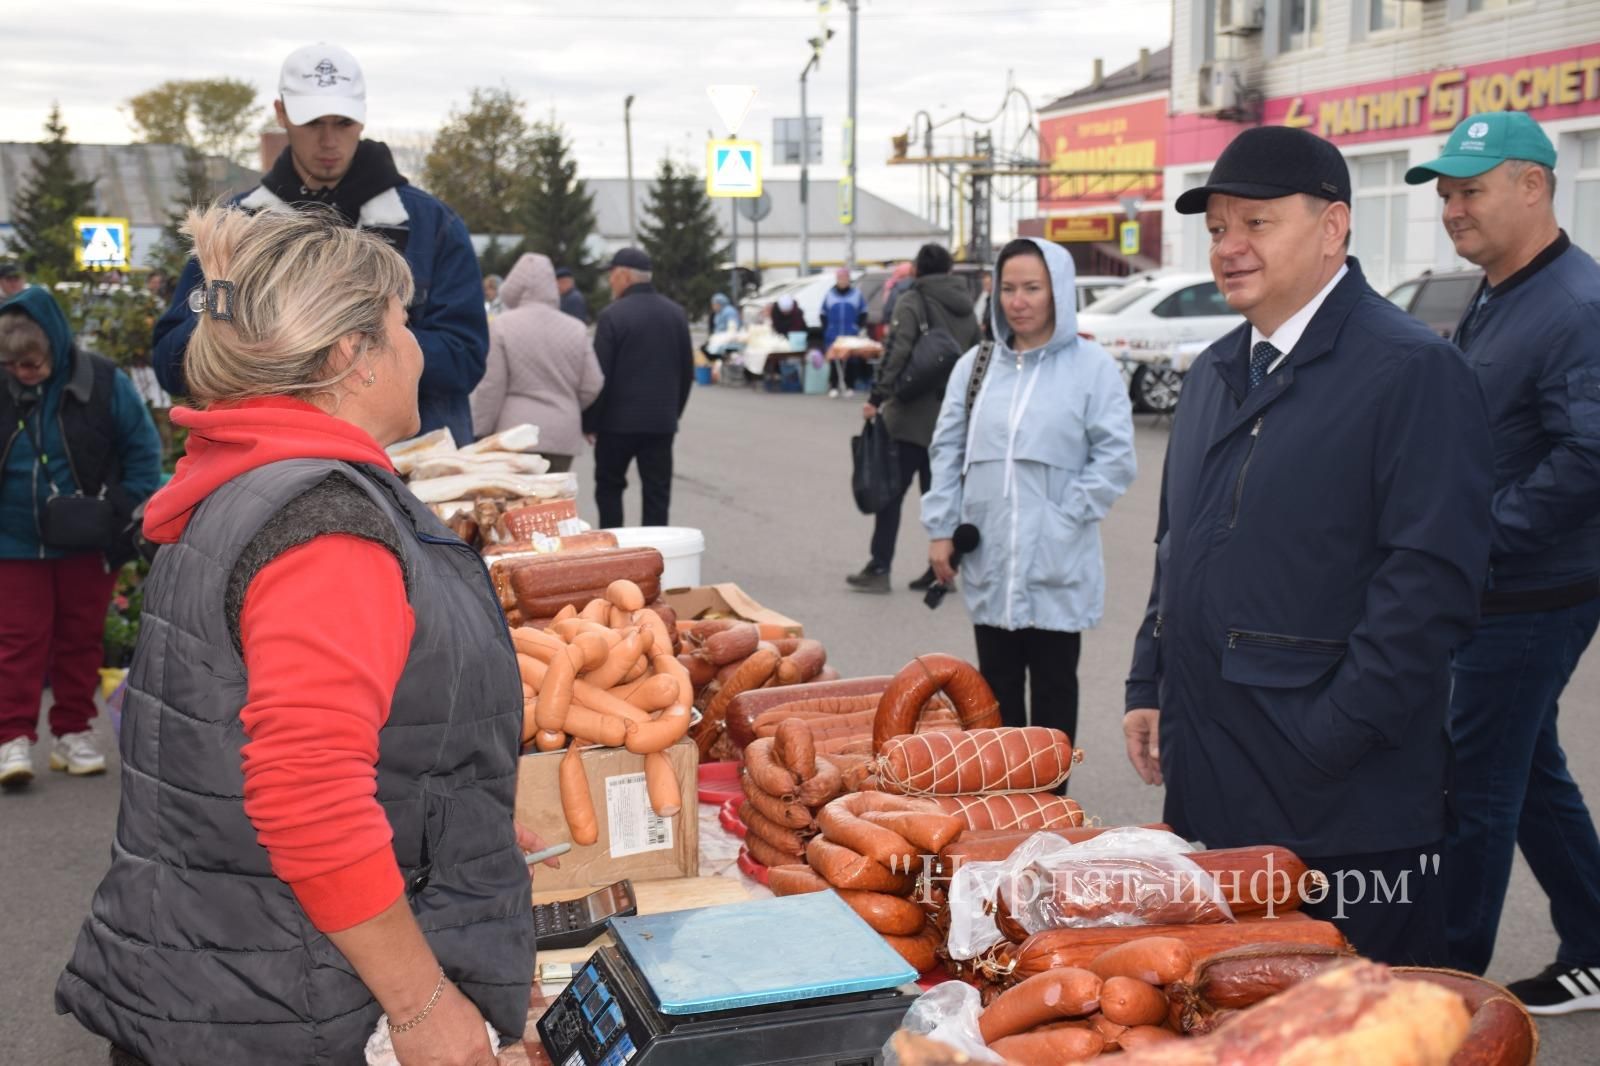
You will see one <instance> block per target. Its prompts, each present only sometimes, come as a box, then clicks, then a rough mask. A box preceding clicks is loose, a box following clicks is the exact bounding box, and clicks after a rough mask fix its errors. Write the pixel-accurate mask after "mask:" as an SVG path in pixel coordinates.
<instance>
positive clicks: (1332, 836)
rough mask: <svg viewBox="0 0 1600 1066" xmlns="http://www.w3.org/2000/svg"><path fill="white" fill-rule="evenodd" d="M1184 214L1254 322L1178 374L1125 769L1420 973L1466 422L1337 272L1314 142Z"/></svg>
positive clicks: (1458, 593)
mask: <svg viewBox="0 0 1600 1066" xmlns="http://www.w3.org/2000/svg"><path fill="white" fill-rule="evenodd" d="M1176 206H1177V209H1178V211H1179V212H1180V213H1182V214H1198V213H1200V212H1204V213H1205V222H1206V229H1207V231H1208V232H1209V233H1210V235H1211V270H1212V274H1213V275H1214V276H1215V278H1216V281H1217V286H1218V288H1219V289H1221V291H1222V293H1223V295H1224V297H1225V298H1226V299H1227V301H1228V305H1229V306H1230V307H1232V308H1233V309H1234V310H1236V311H1238V312H1240V313H1241V314H1243V315H1244V316H1245V319H1246V321H1245V323H1244V324H1243V325H1241V326H1240V327H1239V328H1237V329H1235V330H1233V331H1232V332H1231V333H1229V334H1228V335H1227V336H1225V337H1223V338H1222V339H1221V340H1219V341H1217V342H1216V343H1215V344H1213V345H1211V347H1209V348H1207V349H1206V351H1205V352H1204V353H1202V354H1201V355H1200V357H1199V358H1198V359H1197V360H1196V361H1195V363H1194V366H1193V367H1192V368H1191V369H1190V371H1189V374H1188V376H1187V378H1186V380H1185V384H1184V388H1183V402H1182V403H1180V404H1179V405H1178V410H1177V414H1176V416H1175V418H1174V420H1173V424H1172V431H1171V438H1170V440H1169V442H1168V447H1167V457H1166V469H1165V472H1164V474H1163V479H1162V488H1161V502H1160V517H1159V519H1158V523H1157V530H1156V560H1155V577H1154V582H1153V586H1152V589H1151V595H1150V602H1149V606H1148V608H1147V610H1146V613H1145V618H1144V623H1143V625H1142V626H1141V627H1140V629H1139V633H1138V639H1137V644H1136V648H1135V652H1134V657H1133V666H1132V669H1131V671H1130V673H1129V678H1128V683H1127V703H1126V707H1127V713H1126V715H1125V716H1124V719H1123V731H1124V734H1125V737H1126V740H1127V747H1128V755H1129V758H1130V760H1131V761H1132V762H1133V765H1134V768H1135V769H1136V770H1137V771H1138V773H1139V774H1140V776H1141V777H1142V778H1143V779H1144V780H1145V781H1146V782H1148V783H1151V784H1160V783H1162V782H1163V781H1165V784H1166V788H1167V795H1166V805H1165V815H1164V819H1165V820H1166V821H1167V822H1169V823H1170V824H1171V825H1172V826H1173V827H1174V828H1175V829H1176V830H1177V831H1178V832H1180V833H1181V834H1182V835H1183V836H1185V837H1188V838H1190V839H1194V840H1200V841H1203V842H1204V843H1205V844H1207V845H1208V846H1211V847H1233V846H1241V845H1251V844H1278V845H1282V846H1284V847H1287V848H1290V849H1291V850H1293V851H1294V852H1296V853H1297V854H1298V855H1299V856H1300V857H1301V858H1302V859H1304V860H1305V862H1306V864H1307V865H1308V866H1309V867H1310V868H1311V869H1313V870H1320V871H1322V872H1323V873H1325V874H1326V875H1327V876H1328V878H1329V879H1330V882H1331V886H1332V892H1331V893H1330V894H1329V895H1328V897H1327V898H1325V899H1323V900H1322V901H1321V902H1316V893H1315V892H1311V893H1310V894H1309V895H1308V896H1307V897H1306V898H1307V900H1308V906H1307V907H1306V910H1307V912H1308V913H1310V914H1311V915H1313V916H1314V917H1322V918H1330V919H1332V920H1334V921H1335V922H1337V923H1338V924H1339V925H1340V926H1341V928H1342V930H1343V932H1344V934H1345V936H1346V937H1348V938H1349V940H1350V942H1351V943H1352V944H1353V945H1354V946H1355V948H1356V950H1357V951H1359V952H1361V953H1362V954H1363V955H1367V956H1370V957H1371V958H1374V959H1377V960H1379V961H1382V962H1389V963H1417V964H1424V965H1426V964H1434V963H1437V962H1439V961H1440V960H1441V959H1442V958H1443V956H1444V949H1445V930H1444V898H1445V893H1444V886H1443V884H1442V880H1443V879H1446V878H1448V877H1449V876H1451V871H1450V870H1449V869H1443V870H1436V869H1435V868H1434V867H1433V866H1432V865H1431V863H1430V862H1429V861H1428V859H1427V857H1428V856H1434V857H1435V858H1436V857H1437V856H1438V854H1439V852H1440V849H1441V848H1442V846H1443V841H1444V837H1445V827H1446V788H1447V779H1448V767H1449V761H1450V748H1449V741H1448V738H1447V736H1446V733H1445V721H1446V712H1447V710H1448V707H1449V700H1450V654H1451V652H1452V650H1453V649H1455V648H1457V647H1459V646H1460V645H1461V644H1462V642H1463V641H1465V640H1466V639H1467V637H1468V636H1469V635H1470V634H1471V632H1472V629H1473V627H1474V626H1475V625H1476V624H1477V620H1478V596H1479V592H1480V591H1481V589H1482V587H1483V580H1484V575H1485V573H1486V570H1487V566H1488V556H1489V497H1490V489H1491V484H1492V476H1493V474H1492V471H1493V460H1492V457H1491V456H1492V453H1491V445H1490V440H1489V425H1488V418H1487V415H1486V413H1485V411H1484V405H1483V400H1482V398H1481V397H1480V396H1479V394H1478V389H1477V386H1476V385H1475V383H1474V382H1473V380H1472V374H1471V372H1470V371H1469V370H1468V369H1467V365H1466V363H1465V361H1464V360H1463V359H1462V358H1461V353H1460V352H1459V351H1458V350H1457V349H1456V348H1455V347H1453V346H1452V345H1451V344H1450V343H1449V342H1447V341H1444V340H1441V339H1440V338H1439V337H1438V336H1437V335H1435V334H1433V333H1432V332H1430V331H1429V330H1428V329H1427V328H1426V327H1425V326H1423V325H1422V324H1421V323H1419V322H1418V321H1417V320H1415V319H1413V318H1411V317H1410V316H1409V315H1407V314H1405V313H1404V312H1403V311H1401V310H1399V309H1398V308H1396V307H1395V306H1394V305H1393V304H1391V303H1389V302H1388V301H1387V300H1385V299H1384V298H1383V297H1381V296H1379V295H1378V294H1377V293H1376V292H1374V291H1373V289H1372V288H1371V286H1369V285H1368V284H1367V282H1366V279H1365V278H1364V277H1363V276H1362V273H1361V266H1360V264H1359V263H1357V262H1356V260H1355V259H1353V258H1349V257H1348V253H1347V247H1348V240H1349V234H1350V174H1349V170H1348V168H1347V167H1346V165H1345V161H1344V159H1343V157H1342V156H1340V154H1339V151H1338V149H1336V148H1335V147H1334V146H1333V145H1331V144H1329V143H1328V142H1327V141H1325V140H1322V139H1321V138H1319V137H1317V136H1315V135H1314V134H1312V133H1310V132H1308V131H1306V130H1300V129H1290V128H1288V127H1283V126H1262V127H1257V128H1253V129H1247V130H1245V131H1244V132H1243V133H1241V134H1240V135H1239V136H1238V137H1237V138H1235V139H1234V141H1233V142H1232V143H1231V144H1230V145H1229V146H1228V147H1227V148H1226V149H1224V151H1223V152H1222V154H1221V156H1219V157H1218V159H1217V162H1216V165H1215V166H1214V167H1213V168H1212V171H1211V176H1210V179H1209V180H1208V182H1207V183H1206V184H1205V185H1203V186H1201V187H1200V188H1197V189H1192V190H1189V191H1187V192H1185V193H1184V194H1183V195H1182V196H1181V197H1179V199H1178V201H1177V205H1176ZM1300 887H1301V890H1302V891H1303V892H1304V891H1305V886H1300Z"/></svg>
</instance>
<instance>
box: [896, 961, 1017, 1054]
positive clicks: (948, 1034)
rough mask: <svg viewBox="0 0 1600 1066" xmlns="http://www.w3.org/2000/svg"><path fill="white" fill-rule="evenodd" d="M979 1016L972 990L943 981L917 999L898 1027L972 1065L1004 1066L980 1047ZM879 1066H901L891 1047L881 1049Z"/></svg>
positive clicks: (975, 992)
mask: <svg viewBox="0 0 1600 1066" xmlns="http://www.w3.org/2000/svg"><path fill="white" fill-rule="evenodd" d="M982 1013H983V1001H982V998H981V997H980V996H979V995H978V990H977V989H976V988H973V987H972V986H971V985H969V984H966V983H964V982H961V981H946V982H945V983H944V984H942V985H935V986H934V987H933V988H930V989H929V990H928V991H926V992H924V993H923V994H922V995H920V996H918V997H917V1001H916V1002H915V1003H913V1004H911V1009H910V1010H908V1011H906V1016H905V1020H904V1021H902V1022H901V1023H900V1027H901V1028H902V1029H909V1030H910V1031H911V1032H913V1033H921V1034H923V1035H924V1036H927V1037H928V1038H929V1039H931V1040H937V1041H939V1042H940V1043H941V1044H946V1045H948V1046H950V1047H952V1048H954V1049H955V1050H957V1051H960V1052H963V1053H965V1054H966V1055H967V1057H968V1058H970V1059H971V1060H972V1061H973V1062H984V1063H992V1064H997V1066H1005V1061H1006V1060H1005V1059H1003V1058H1001V1057H1000V1056H999V1055H996V1054H995V1053H994V1052H992V1051H990V1050H989V1049H988V1048H987V1047H985V1046H984V1043H983V1036H982V1034H980V1033H979V1031H978V1016H979V1015H980V1014H982ZM891 1043H892V1042H891ZM883 1064H884V1066H902V1064H901V1062H900V1056H899V1055H897V1054H895V1051H894V1048H893V1047H892V1046H891V1044H885V1045H884V1046H883Z"/></svg>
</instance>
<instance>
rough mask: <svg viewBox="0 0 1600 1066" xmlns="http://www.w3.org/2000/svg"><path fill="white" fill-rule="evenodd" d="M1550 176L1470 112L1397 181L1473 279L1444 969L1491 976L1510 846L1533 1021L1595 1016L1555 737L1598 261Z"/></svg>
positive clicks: (1580, 639) (1571, 632)
mask: <svg viewBox="0 0 1600 1066" xmlns="http://www.w3.org/2000/svg"><path fill="white" fill-rule="evenodd" d="M1555 162H1556V150H1555V148H1554V146H1552V145H1551V143H1550V139H1549V138H1548V137H1546V136H1545V134H1544V131H1543V130H1541V129H1540V128H1539V125H1538V123H1536V122H1534V121H1533V119H1531V118H1529V117H1528V116H1527V115H1524V114H1520V113H1518V112H1504V113H1497V114H1483V115H1472V116H1470V117H1469V118H1467V119H1466V121H1464V122H1462V123H1461V125H1459V126H1457V127H1456V129H1455V132H1454V133H1452V134H1451V135H1450V139H1449V141H1448V142H1446V144H1445V148H1444V154H1443V155H1441V156H1440V157H1439V158H1438V159H1435V160H1433V161H1432V162H1430V163H1425V164H1423V165H1421V166H1417V167H1412V168H1411V170H1410V171H1408V172H1407V173H1406V181H1408V182H1410V183H1411V184H1413V185H1420V184H1422V183H1423V182H1426V181H1432V180H1435V179H1437V180H1438V189H1439V197H1440V200H1441V201H1442V204H1443V218H1444V228H1445V231H1446V232H1447V233H1448V234H1449V235H1450V240H1451V241H1452V242H1453V243H1454V244H1455V248H1456V253H1457V254H1458V255H1460V256H1461V257H1462V258H1463V259H1466V260H1468V261H1470V262H1472V263H1475V264H1477V265H1478V266H1480V267H1482V268H1483V272H1484V280H1483V284H1482V285H1481V286H1480V287H1479V290H1478V293H1477V295H1476V297H1475V298H1474V299H1473V301H1472V305H1471V307H1470V308H1469V309H1468V310H1467V312H1466V314H1465V316H1464V317H1463V319H1462V322H1461V324H1460V325H1459V326H1458V327H1457V329H1456V333H1455V337H1454V340H1455V342H1456V344H1457V346H1459V347H1460V348H1461V349H1462V350H1463V351H1464V352H1466V355H1467V362H1468V363H1469V364H1470V365H1471V367H1472V370H1473V373H1474V374H1475V375H1476V376H1477V378H1478V384H1479V387H1480V389H1481V391H1482V393H1483V397H1484V402H1485V404H1486V405H1487V407H1488V409H1489V421H1490V424H1491V425H1492V427H1493V431H1494V446H1495V494H1494V503H1493V531H1494V533H1493V542H1492V548H1491V557H1490V575H1489V582H1488V586H1487V587H1486V588H1485V590H1484V594H1483V604H1482V606H1483V617H1482V621H1481V623H1480V624H1479V626H1478V629H1477V632H1476V633H1475V634H1474V635H1473V637H1472V638H1471V639H1470V640H1469V641H1468V642H1467V643H1466V644H1465V645H1463V646H1462V647H1461V649H1460V650H1459V651H1458V652H1457V653H1456V658H1455V663H1454V669H1453V673H1454V677H1453V681H1454V686H1453V691H1452V694H1451V700H1450V733H1451V739H1452V741H1453V742H1454V745H1455V751H1456V762H1455V778H1454V785H1453V789H1452V791H1453V795H1454V803H1453V806H1454V807H1455V810H1456V815H1457V825H1456V827H1455V829H1454V830H1453V831H1452V833H1451V834H1450V836H1449V837H1448V838H1447V840H1446V843H1445V866H1444V874H1445V876H1446V878H1447V880H1448V884H1449V900H1450V904H1449V916H1448V918H1449V936H1450V952H1451V957H1452V961H1451V965H1453V966H1456V967H1458V968H1460V969H1463V970H1469V971H1472V972H1474V973H1482V972H1483V970H1484V968H1485V967H1486V966H1488V964H1489V959H1490V957H1491V956H1492V955H1493V953H1494V942H1495V932H1496V928H1497V927H1498V925H1499V922H1500V911H1501V907H1502V905H1503V904H1504V902H1505V893H1506V885H1507V882H1508V881H1509V879H1510V876H1511V863H1512V858H1513V856H1514V854H1515V850H1516V848H1517V847H1518V846H1519V845H1520V847H1521V848H1522V854H1523V856H1524V857H1525V858H1526V859H1527V860H1528V865H1529V866H1530V867H1531V868H1532V870H1533V873H1534V876H1535V877H1537V878H1538V879H1539V884H1540V886H1541V887H1542V888H1543V889H1544V891H1545V893H1546V894H1547V895H1548V896H1549V897H1550V915H1551V920H1552V922H1553V923H1554V925H1555V930H1556V933H1557V934H1558V935H1559V936H1560V938H1561V946H1560V949H1559V950H1558V952H1557V955H1556V961H1555V963H1553V964H1552V965H1551V966H1549V967H1547V968H1546V969H1545V970H1544V972H1543V973H1541V974H1539V975H1538V976H1536V977H1532V978H1528V979H1527V980H1523V981H1517V982H1514V983H1513V984H1511V985H1510V986H1509V987H1510V989H1511V991H1512V992H1514V993H1516V994H1517V995H1518V996H1519V997H1521V999H1522V1000H1523V1002H1524V1003H1526V1004H1527V1006H1528V1009H1529V1010H1531V1011H1533V1012H1534V1013H1537V1014H1566V1013H1569V1012H1571V1011H1578V1010H1594V1009H1600V838H1597V836H1596V834H1595V828H1594V821H1593V819H1592V818H1591V817H1590V816H1589V810H1588V808H1587V807H1586V806H1585V805H1584V801H1583V795H1582V793H1581V792H1580V791H1579V789H1578V786H1577V784H1576V783H1575V782H1574V781H1573V780H1572V776H1571V774H1570V773H1568V771H1567V764H1566V755H1565V753H1564V752H1563V751H1562V749H1561V742H1560V739H1559V737H1558V736H1557V731H1556V713H1557V705H1558V701H1559V700H1560V697H1561V692H1562V690H1563V689H1564V688H1566V685H1567V682H1568V680H1569V679H1570V678H1571V676H1572V671H1573V669H1574V667H1576V666H1577V663H1578V660H1579V659H1580V658H1581V657H1582V655H1583V652H1584V649H1585V648H1586V647H1587V646H1588V644H1589V641H1590V639H1591V638H1592V637H1593V636H1594V633H1595V629H1596V626H1597V625H1600V266H1597V265H1596V263H1595V261H1594V259H1593V258H1591V257H1590V256H1589V255H1588V254H1587V253H1586V252H1584V251H1583V250H1582V249H1580V248H1578V247H1576V246H1575V245H1573V244H1572V242H1571V241H1569V240H1568V239H1567V235H1566V234H1565V233H1563V232H1562V231H1561V228H1560V226H1559V225H1557V223H1556V216H1555V207H1554V203H1553V200H1554V195H1555V173H1554V170H1553V168H1554V166H1555Z"/></svg>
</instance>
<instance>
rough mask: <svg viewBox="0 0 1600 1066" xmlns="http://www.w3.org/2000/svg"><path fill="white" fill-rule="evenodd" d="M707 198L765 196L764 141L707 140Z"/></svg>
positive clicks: (752, 197)
mask: <svg viewBox="0 0 1600 1066" xmlns="http://www.w3.org/2000/svg"><path fill="white" fill-rule="evenodd" d="M706 195H707V196H734V197H748V198H751V199H754V198H755V197H758V196H760V195H761V142H759V141H707V142H706Z"/></svg>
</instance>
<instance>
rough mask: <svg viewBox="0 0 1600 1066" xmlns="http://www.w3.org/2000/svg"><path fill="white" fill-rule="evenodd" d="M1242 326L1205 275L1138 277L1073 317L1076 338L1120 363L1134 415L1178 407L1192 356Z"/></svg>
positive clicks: (1129, 280) (1214, 285) (1235, 314)
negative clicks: (1095, 343) (1095, 344)
mask: <svg viewBox="0 0 1600 1066" xmlns="http://www.w3.org/2000/svg"><path fill="white" fill-rule="evenodd" d="M1243 321H1244V316H1242V315H1240V314H1239V313H1238V312H1236V311H1234V310H1233V308H1231V307H1229V306H1228V302H1227V300H1225V299H1224V298H1223V296H1222V294H1221V293H1220V292H1218V291H1217V284H1216V282H1215V281H1213V280H1212V278H1211V275H1210V274H1198V273H1196V274H1187V273H1178V272H1165V271H1162V272H1156V273H1150V274H1138V275H1135V276H1134V277H1131V278H1129V279H1128V280H1127V283H1126V284H1125V285H1123V286H1122V287H1121V288H1119V289H1117V290H1115V291H1113V292H1112V293H1110V294H1109V295H1107V296H1105V297H1103V298H1101V299H1100V300H1097V301H1095V302H1094V303H1092V304H1090V305H1089V307H1088V308H1086V309H1085V310H1084V311H1083V312H1081V313H1080V314H1079V315H1078V333H1079V334H1080V335H1082V336H1084V337H1087V338H1089V339H1090V340H1093V341H1098V342H1099V343H1100V344H1101V345H1102V346H1103V347H1104V348H1105V349H1106V350H1107V351H1109V352H1110V353H1111V354H1112V355H1113V356H1116V357H1117V359H1118V360H1120V361H1121V362H1122V365H1123V371H1124V373H1126V374H1127V376H1128V396H1129V398H1130V399H1131V400H1132V401H1133V407H1134V410H1136V411H1142V412H1157V413H1162V414H1164V413H1167V412H1170V411H1171V410H1172V409H1173V408H1175V407H1177V405H1178V393H1179V392H1180V391H1181V390H1182V388H1183V375H1184V373H1185V372H1187V371H1188V369H1189V364H1190V363H1192V362H1193V361H1194V358H1195V356H1197V355H1199V354H1200V353H1201V352H1202V351H1204V350H1205V349H1206V348H1207V347H1208V346H1209V345H1210V344H1211V343H1212V342H1213V341H1215V340H1216V339H1217V338H1218V337H1221V336H1222V335H1223V334H1225V333H1227V332H1228V331H1229V330H1231V329H1233V328H1234V327H1235V326H1237V325H1239V323H1240V322H1243Z"/></svg>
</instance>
